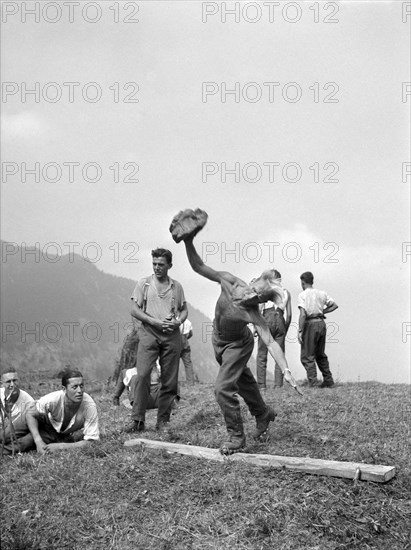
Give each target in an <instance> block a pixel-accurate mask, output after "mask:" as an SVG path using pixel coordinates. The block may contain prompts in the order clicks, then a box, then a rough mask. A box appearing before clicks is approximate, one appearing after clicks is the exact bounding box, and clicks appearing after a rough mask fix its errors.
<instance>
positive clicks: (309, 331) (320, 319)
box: [298, 271, 338, 388]
mask: <svg viewBox="0 0 411 550" xmlns="http://www.w3.org/2000/svg"><path fill="white" fill-rule="evenodd" d="M300 279H301V287H302V289H303V292H301V293H300V294H299V295H298V309H299V310H300V318H299V323H298V341H299V342H300V344H301V363H302V364H303V366H304V368H305V370H306V371H307V378H308V385H309V386H312V387H316V386H320V387H321V388H331V387H332V386H334V380H333V377H332V374H331V371H330V366H329V363H328V357H327V356H326V354H325V339H326V336H327V327H326V324H325V322H324V319H325V314H326V313H331V311H334V310H336V309H337V308H338V306H337V304H336V303H335V302H334V300H333V299H332V298H331V297H330V296H328V294H327V293H326V292H324V291H323V290H317V289H316V288H313V284H314V275H313V274H312V273H311V272H310V271H306V272H305V273H303V274H302V275H301V276H300ZM316 363H317V365H318V368H319V369H320V371H321V374H322V375H323V382H322V384H321V383H320V382H319V381H318V379H317V368H316Z"/></svg>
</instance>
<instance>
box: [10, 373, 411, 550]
mask: <svg viewBox="0 0 411 550" xmlns="http://www.w3.org/2000/svg"><path fill="white" fill-rule="evenodd" d="M32 390H33V391H32V394H33V395H35V394H36V391H37V390H38V393H46V392H47V391H51V389H49V388H47V390H46V391H44V388H43V387H40V388H37V390H36V389H35V388H32ZM409 396H410V394H409V387H408V386H405V385H384V384H378V383H356V384H341V385H338V386H337V387H335V388H333V389H324V390H319V389H310V388H308V389H305V395H304V397H303V398H301V397H299V396H298V395H297V394H296V393H295V392H292V390H291V389H290V388H288V387H287V388H283V389H280V390H275V391H274V390H269V391H268V393H267V402H268V403H271V404H274V406H275V408H276V410H277V411H278V412H279V416H278V417H277V419H276V421H275V423H274V424H273V425H272V426H271V428H270V437H269V438H266V439H265V441H258V442H255V441H253V439H252V437H251V433H252V430H253V427H254V420H253V419H252V418H251V417H250V416H249V414H248V412H247V409H246V408H245V407H243V417H244V420H245V427H246V433H247V443H248V445H247V449H246V451H247V452H252V453H270V454H278V455H287V456H301V457H304V456H307V457H308V456H309V457H313V458H322V459H330V460H340V461H355V462H357V461H358V462H366V463H376V464H386V465H395V466H396V468H397V475H396V477H395V478H394V479H393V480H391V481H390V482H388V483H386V484H379V483H371V482H362V481H359V482H358V481H351V480H344V479H340V478H329V477H324V476H312V475H304V474H301V473H292V472H289V471H285V470H277V469H272V468H259V467H250V466H246V465H244V464H241V463H233V462H230V461H229V460H227V461H226V462H224V463H217V462H215V463H214V462H208V461H205V460H202V459H197V458H192V457H184V456H178V455H167V454H166V453H164V452H153V451H148V450H141V449H137V447H124V446H123V443H124V441H125V440H126V439H129V438H134V437H136V436H135V435H134V434H133V435H126V434H121V433H120V428H121V426H122V425H123V423H124V421H125V420H126V418H127V414H129V412H130V411H129V409H127V408H126V407H125V406H124V405H122V406H120V408H119V409H115V408H113V407H111V395H110V393H108V392H107V391H102V392H100V393H95V394H94V395H93V397H94V398H95V400H96V402H97V403H98V405H99V408H100V416H101V429H102V438H101V441H100V442H99V443H96V444H95V445H93V446H91V447H89V448H87V449H86V450H85V451H71V452H69V453H58V454H57V453H56V454H54V455H50V456H47V457H42V456H39V455H36V454H35V453H30V454H27V455H21V456H17V457H15V458H13V459H11V458H8V457H6V458H4V459H3V460H2V470H1V484H2V521H1V548H2V549H3V550H19V549H21V550H23V549H24V550H40V549H47V550H50V549H60V548H70V549H72V550H77V549H78V550H97V549H98V550H100V549H103V550H136V549H141V550H151V549H153V550H154V549H156V550H180V549H181V550H190V549H196V550H197V549H198V550H203V549H204V550H206V549H207V550H211V549H213V550H222V549H232V548H235V549H239V550H245V549H261V550H272V549H274V548H275V549H276V550H293V549H295V550H300V549H301V548H304V549H311V550H343V549H355V548H358V549H361V550H363V549H381V550H382V549H387V550H388V549H389V550H397V549H399V550H400V549H401V550H403V549H407V548H411V542H410V540H411V503H410V494H411V467H410V461H409V438H410V410H411V405H410V400H409ZM180 403H181V405H180V408H179V410H178V411H177V413H176V414H175V415H173V417H172V424H171V426H172V427H171V430H170V433H169V435H168V436H167V440H169V441H174V442H179V443H185V444H191V445H201V446H204V447H217V446H218V445H219V443H220V441H221V440H222V439H223V438H224V435H225V427H224V424H223V420H222V416H221V413H220V411H219V408H218V406H217V404H216V403H215V400H214V395H213V387H212V385H205V384H200V385H197V386H195V387H193V388H191V387H187V386H183V387H182V399H181V402H180ZM155 415H156V412H155V411H149V414H148V418H147V427H148V430H147V432H145V433H144V434H143V436H144V437H145V438H153V439H161V437H160V436H159V435H158V434H157V432H155V430H154V425H155V422H156V417H155Z"/></svg>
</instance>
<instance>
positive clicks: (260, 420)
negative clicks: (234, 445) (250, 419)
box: [254, 407, 277, 439]
mask: <svg viewBox="0 0 411 550" xmlns="http://www.w3.org/2000/svg"><path fill="white" fill-rule="evenodd" d="M276 416H277V413H276V412H275V411H274V409H272V408H271V407H267V408H266V410H265V413H264V414H261V415H260V416H256V417H255V419H256V429H255V432H254V439H258V438H259V437H260V436H261V435H263V433H264V432H266V431H267V430H268V426H269V425H270V422H272V421H273V420H274V419H275V417H276Z"/></svg>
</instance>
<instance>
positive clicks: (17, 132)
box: [1, 111, 49, 140]
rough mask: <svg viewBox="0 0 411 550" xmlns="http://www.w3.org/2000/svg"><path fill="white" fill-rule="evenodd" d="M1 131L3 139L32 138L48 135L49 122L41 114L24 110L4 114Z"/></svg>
mask: <svg viewBox="0 0 411 550" xmlns="http://www.w3.org/2000/svg"><path fill="white" fill-rule="evenodd" d="M1 131H2V138H3V139H6V140H7V139H14V138H19V139H32V138H39V137H43V136H45V135H46V133H47V132H48V131H49V128H48V124H47V123H46V122H45V121H44V119H42V118H41V117H40V116H39V115H37V114H35V113H33V112H31V111H24V112H21V113H17V114H4V115H3V116H2V123H1Z"/></svg>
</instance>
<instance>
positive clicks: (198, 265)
mask: <svg viewBox="0 0 411 550" xmlns="http://www.w3.org/2000/svg"><path fill="white" fill-rule="evenodd" d="M184 244H185V246H186V252H187V258H188V261H189V262H190V265H191V267H192V268H193V270H194V271H195V272H196V273H198V274H199V275H202V276H203V277H205V278H206V279H210V281H214V282H215V283H220V284H221V281H223V280H224V281H227V282H228V283H235V282H236V281H237V280H238V279H237V277H235V276H234V275H231V273H228V272H226V271H216V270H215V269H213V268H212V267H209V266H208V265H206V264H205V263H204V262H203V260H202V259H201V257H200V255H199V254H198V252H197V250H196V249H195V247H194V243H193V237H192V236H190V237H188V238H186V239H185V240H184Z"/></svg>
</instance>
